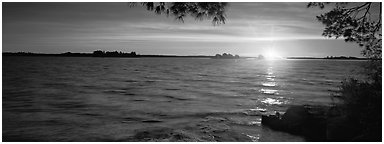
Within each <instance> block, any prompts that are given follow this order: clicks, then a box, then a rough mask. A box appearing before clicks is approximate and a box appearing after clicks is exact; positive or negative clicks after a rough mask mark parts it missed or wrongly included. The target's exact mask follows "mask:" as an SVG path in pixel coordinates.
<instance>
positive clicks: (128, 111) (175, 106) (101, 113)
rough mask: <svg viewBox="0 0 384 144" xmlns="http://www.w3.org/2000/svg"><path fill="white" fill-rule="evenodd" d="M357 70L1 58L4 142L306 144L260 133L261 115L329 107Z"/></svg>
mask: <svg viewBox="0 0 384 144" xmlns="http://www.w3.org/2000/svg"><path fill="white" fill-rule="evenodd" d="M362 64H364V62H363V61H337V60H273V61H267V60H255V59H237V60H234V59H192V58H73V57H71V58H69V57H3V97H2V100H3V140H15V139H19V140H25V141H125V140H132V139H130V138H131V137H132V136H133V135H135V134H137V133H138V132H140V131H141V130H146V129H150V128H160V129H161V128H164V129H166V128H171V129H173V130H176V131H179V132H180V133H183V134H184V136H185V137H188V138H190V139H187V141H231V140H235V141H249V140H252V141H303V139H302V138H300V137H297V136H293V135H289V134H286V133H281V132H275V131H273V130H270V129H268V128H266V127H262V126H261V115H262V114H267V113H274V111H282V112H284V111H285V110H286V109H287V107H288V106H290V105H296V104H316V105H327V104H330V103H331V99H330V97H329V95H330V93H331V92H332V91H335V90H337V89H338V88H337V86H338V85H339V84H340V81H341V80H342V79H344V78H346V77H347V76H350V75H353V74H354V73H357V72H358V71H359V70H360V68H359V66H360V65H362ZM234 135H236V137H235V136H234ZM237 135H238V136H237ZM231 136H234V139H223V138H231ZM243 136H244V137H243ZM134 141H135V140H134Z"/></svg>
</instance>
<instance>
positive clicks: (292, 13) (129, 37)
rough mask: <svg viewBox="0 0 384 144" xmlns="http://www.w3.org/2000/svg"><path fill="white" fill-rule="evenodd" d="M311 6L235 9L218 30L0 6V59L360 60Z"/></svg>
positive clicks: (106, 8)
mask: <svg viewBox="0 0 384 144" xmlns="http://www.w3.org/2000/svg"><path fill="white" fill-rule="evenodd" d="M306 4H307V3H298V2H295V3H281V2H274V3H260V2H259V3H256V2H255V3H240V2H238V3H230V6H229V7H228V10H227V13H226V14H227V19H228V20H227V22H226V24H224V25H220V26H213V25H212V24H211V21H210V20H206V21H196V20H194V19H193V18H187V19H186V20H185V23H182V22H180V21H176V20H174V18H173V17H166V16H164V15H156V14H154V13H153V12H149V11H147V10H146V9H145V8H143V7H140V6H137V7H133V8H131V7H129V6H127V4H126V3H57V2H56V3H3V52H4V51H7V52H9V51H10V52H18V51H29V52H42V53H63V52H68V51H71V52H92V51H94V50H98V49H100V50H110V51H114V50H117V51H125V52H130V51H136V52H137V53H139V54H174V55H215V54H217V53H224V52H226V53H231V54H238V55H240V56H257V55H259V54H264V53H267V55H268V56H269V57H286V56H315V57H324V56H328V55H333V56H340V55H345V56H361V55H360V50H361V48H359V47H358V46H357V45H356V44H353V43H345V42H344V41H343V40H334V39H326V38H323V37H322V36H321V33H322V30H323V29H324V26H323V25H322V24H321V23H319V22H318V21H317V20H316V19H315V17H316V15H319V14H321V13H323V12H324V10H320V9H316V8H313V9H310V8H306ZM271 42H272V43H271ZM269 47H272V48H273V51H272V50H271V51H268V52H265V49H266V48H269Z"/></svg>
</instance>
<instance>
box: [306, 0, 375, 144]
mask: <svg viewBox="0 0 384 144" xmlns="http://www.w3.org/2000/svg"><path fill="white" fill-rule="evenodd" d="M329 5H333V8H332V9H331V10H330V11H329V12H326V13H324V14H321V15H319V16H317V17H316V18H317V19H318V20H319V21H320V22H322V23H323V24H324V25H325V26H326V27H325V29H324V31H323V36H326V37H335V38H339V37H342V38H343V39H344V40H345V41H346V42H356V43H357V44H359V45H360V46H361V47H363V50H362V54H363V55H364V56H365V57H367V58H370V59H371V61H369V63H368V64H367V67H366V70H367V71H366V74H367V75H368V80H365V79H364V80H357V79H352V78H351V79H348V80H344V81H343V82H342V85H341V86H340V91H339V93H340V97H339V99H341V100H342V103H341V104H337V107H339V108H341V109H342V116H345V117H347V118H348V120H347V121H346V122H352V123H353V124H354V125H350V126H351V127H352V126H353V127H356V128H357V131H359V132H357V133H356V134H355V135H353V139H340V140H343V141H346V140H349V141H381V138H382V137H381V127H382V124H381V122H382V121H381V119H382V118H381V116H382V115H381V114H382V103H381V101H382V80H381V75H382V73H381V69H382V66H381V56H382V50H381V45H382V41H381V37H382V33H381V29H382V28H381V3H372V2H366V3H345V2H344V3H319V2H315V3H309V4H308V7H319V8H321V9H323V8H324V7H325V6H329ZM344 132H346V131H344ZM346 133H347V134H348V132H346ZM340 135H343V133H340Z"/></svg>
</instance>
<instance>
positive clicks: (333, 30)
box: [308, 2, 382, 59]
mask: <svg viewBox="0 0 384 144" xmlns="http://www.w3.org/2000/svg"><path fill="white" fill-rule="evenodd" d="M327 5H328V6H329V5H333V6H334V7H333V9H332V10H330V11H329V12H326V13H324V14H321V15H319V16H317V17H316V18H317V20H319V21H320V22H322V23H323V24H324V25H325V26H326V27H325V29H324V31H323V36H326V37H330V38H331V37H335V38H339V37H342V38H344V40H345V41H346V42H356V43H358V44H359V45H360V46H362V47H364V48H363V50H362V54H363V55H364V56H366V57H368V58H373V59H381V55H382V54H381V53H382V52H381V51H382V50H381V42H382V41H381V37H382V33H381V3H373V2H366V3H347V2H340V3H329V2H328V3H321V2H311V3H308V7H319V8H321V9H323V8H325V6H327Z"/></svg>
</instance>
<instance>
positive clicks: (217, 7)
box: [130, 2, 228, 25]
mask: <svg viewBox="0 0 384 144" xmlns="http://www.w3.org/2000/svg"><path fill="white" fill-rule="evenodd" d="M137 4H138V3H130V5H131V6H136V5H137ZM140 4H141V5H142V6H145V7H146V8H147V10H149V11H154V12H155V13H156V14H166V15H167V16H169V15H170V14H171V15H173V16H175V17H176V19H178V20H180V21H182V22H184V17H185V16H188V15H190V16H192V17H194V18H195V19H197V20H203V19H212V24H213V25H219V24H225V21H226V15H225V10H226V7H227V6H228V3H226V2H169V3H166V2H142V3H140Z"/></svg>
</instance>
